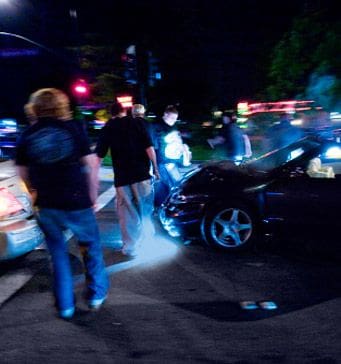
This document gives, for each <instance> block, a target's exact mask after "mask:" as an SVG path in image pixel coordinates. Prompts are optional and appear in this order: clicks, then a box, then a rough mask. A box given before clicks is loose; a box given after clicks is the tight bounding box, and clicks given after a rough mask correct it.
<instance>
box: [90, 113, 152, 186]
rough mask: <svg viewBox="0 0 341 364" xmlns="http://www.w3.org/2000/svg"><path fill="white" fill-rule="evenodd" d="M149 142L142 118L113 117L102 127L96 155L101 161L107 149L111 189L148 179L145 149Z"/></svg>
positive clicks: (148, 161) (147, 161)
mask: <svg viewBox="0 0 341 364" xmlns="http://www.w3.org/2000/svg"><path fill="white" fill-rule="evenodd" d="M152 145H153V144H152V141H151V138H150V135H149V133H148V132H147V129H146V126H145V120H144V119H142V118H132V117H128V116H126V117H124V118H115V119H111V120H109V121H108V122H107V123H106V124H105V126H104V127H103V128H102V130H101V133H100V136H99V139H98V143H97V147H96V153H97V155H98V156H99V157H100V158H104V157H105V155H106V154H107V152H108V150H109V149H110V153H111V158H112V164H113V169H114V175H115V186H116V187H119V186H125V185H130V184H133V183H136V182H141V181H144V180H146V179H148V178H150V173H149V170H150V160H149V158H148V155H147V153H146V149H147V148H149V147H151V146H152Z"/></svg>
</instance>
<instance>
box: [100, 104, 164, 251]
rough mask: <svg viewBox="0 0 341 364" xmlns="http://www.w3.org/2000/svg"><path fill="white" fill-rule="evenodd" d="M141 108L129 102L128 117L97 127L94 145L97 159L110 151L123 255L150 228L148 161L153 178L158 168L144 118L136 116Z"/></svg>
mask: <svg viewBox="0 0 341 364" xmlns="http://www.w3.org/2000/svg"><path fill="white" fill-rule="evenodd" d="M142 108H143V105H139V104H136V105H133V108H132V117H130V116H129V117H128V116H127V117H123V118H115V119H114V120H110V121H109V122H108V124H107V125H105V126H104V128H103V129H102V130H101V133H100V137H99V140H98V143H97V147H96V153H97V156H98V157H99V159H100V161H101V160H102V158H104V157H105V155H106V154H107V152H108V150H110V153H111V159H112V165H113V170H114V184H115V187H116V196H117V212H118V216H119V223H120V229H121V235H122V242H123V247H122V253H123V254H124V255H127V256H134V255H136V247H137V245H138V244H140V243H141V242H142V241H143V240H144V238H145V237H146V236H148V235H150V234H153V232H154V231H153V226H152V223H151V215H152V210H153V198H154V193H153V185H152V179H151V175H150V163H152V166H153V171H154V174H155V177H156V178H159V172H158V168H157V163H156V156H155V151H154V147H153V144H152V141H151V139H150V136H149V134H148V132H147V130H146V127H145V123H144V119H142V118H141V117H140V116H138V115H139V114H140V111H141V110H142ZM143 109H144V108H143Z"/></svg>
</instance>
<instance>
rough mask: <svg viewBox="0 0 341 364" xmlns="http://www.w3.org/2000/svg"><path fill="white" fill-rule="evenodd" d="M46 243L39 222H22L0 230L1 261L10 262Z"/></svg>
mask: <svg viewBox="0 0 341 364" xmlns="http://www.w3.org/2000/svg"><path fill="white" fill-rule="evenodd" d="M43 242H44V235H43V233H42V231H41V230H40V228H39V226H38V225H37V222H36V221H35V220H34V219H32V220H21V221H16V222H13V223H12V224H9V225H6V226H2V227H1V228H0V261H2V260H9V259H13V258H16V257H19V256H20V255H24V254H26V253H29V252H30V251H32V250H34V249H35V248H36V247H38V246H39V245H40V244H42V243H43Z"/></svg>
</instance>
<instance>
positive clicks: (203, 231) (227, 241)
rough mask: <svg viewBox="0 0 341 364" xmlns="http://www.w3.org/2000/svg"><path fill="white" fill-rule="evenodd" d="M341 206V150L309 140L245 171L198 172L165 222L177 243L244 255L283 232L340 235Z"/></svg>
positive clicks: (209, 167)
mask: <svg viewBox="0 0 341 364" xmlns="http://www.w3.org/2000/svg"><path fill="white" fill-rule="evenodd" d="M340 204H341V144H339V143H334V142H330V141H321V140H320V139H318V138H313V137H305V138H303V139H301V140H299V141H297V142H295V143H293V144H291V145H289V146H286V147H284V148H282V149H278V150H275V151H272V152H269V153H267V154H265V155H263V156H261V157H259V158H257V159H255V160H252V161H248V162H245V163H242V164H241V165H239V166H236V165H235V164H234V163H233V162H231V161H220V162H212V163H207V164H204V165H202V166H200V167H198V168H197V170H194V171H192V172H190V173H189V174H188V175H187V176H185V177H184V179H183V180H182V181H181V182H180V184H179V185H178V186H176V187H175V188H174V189H173V190H172V192H171V194H170V196H169V197H168V199H167V200H166V201H165V203H164V204H163V205H162V207H161V210H160V221H161V223H162V225H163V227H164V229H165V230H166V231H167V232H168V233H169V234H170V235H171V236H174V237H175V236H178V237H183V238H184V239H185V240H188V239H193V238H198V237H199V238H201V239H203V240H204V241H206V242H207V243H208V244H209V245H211V246H215V247H219V248H223V249H225V250H227V251H236V250H242V249H246V248H248V247H250V246H251V245H253V244H254V243H255V242H257V241H258V240H259V238H260V237H262V236H264V234H265V233H269V234H271V233H274V232H278V228H279V227H282V228H283V227H285V228H286V230H287V231H290V234H291V235H295V234H299V233H301V232H312V233H313V235H316V234H317V233H322V234H323V235H327V233H328V232H331V233H335V232H336V231H338V226H339V211H340Z"/></svg>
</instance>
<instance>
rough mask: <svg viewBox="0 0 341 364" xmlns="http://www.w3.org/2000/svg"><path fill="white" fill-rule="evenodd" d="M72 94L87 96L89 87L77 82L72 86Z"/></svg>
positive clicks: (82, 81) (83, 82)
mask: <svg viewBox="0 0 341 364" xmlns="http://www.w3.org/2000/svg"><path fill="white" fill-rule="evenodd" d="M72 92H73V93H74V94H75V95H78V96H87V95H88V93H89V86H88V84H87V83H86V81H84V80H78V81H76V82H75V83H74V84H73V85H72Z"/></svg>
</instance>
